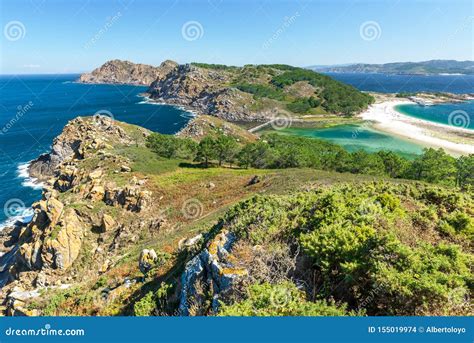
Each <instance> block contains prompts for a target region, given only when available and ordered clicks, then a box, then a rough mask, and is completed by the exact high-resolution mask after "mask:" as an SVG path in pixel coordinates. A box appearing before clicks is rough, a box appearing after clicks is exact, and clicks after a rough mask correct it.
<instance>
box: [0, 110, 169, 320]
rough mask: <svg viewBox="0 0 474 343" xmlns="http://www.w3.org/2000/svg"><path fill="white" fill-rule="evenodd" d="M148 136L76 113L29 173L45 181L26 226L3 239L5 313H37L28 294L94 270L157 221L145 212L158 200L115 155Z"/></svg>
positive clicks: (104, 265) (95, 272)
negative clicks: (27, 306) (29, 307)
mask: <svg viewBox="0 0 474 343" xmlns="http://www.w3.org/2000/svg"><path fill="white" fill-rule="evenodd" d="M148 134H149V132H148V131H147V130H145V129H141V128H137V127H132V126H128V125H126V124H121V123H116V122H114V121H113V120H111V119H110V118H108V117H102V116H95V117H93V118H81V117H79V118H76V119H74V120H72V121H71V122H69V123H68V124H67V125H66V127H65V128H64V130H63V132H62V134H61V135H59V136H58V137H57V138H56V139H55V141H54V144H53V147H52V150H51V152H50V153H48V154H45V155H43V156H41V157H40V158H38V159H37V160H35V161H33V162H32V163H31V166H30V172H31V173H32V174H33V175H35V177H38V178H40V179H42V180H44V189H43V195H42V199H41V200H40V201H38V202H36V203H34V204H33V206H32V207H33V210H34V216H33V218H32V220H31V222H30V223H29V224H27V225H26V226H24V227H20V228H17V229H16V230H17V231H18V232H14V231H15V230H14V229H9V230H7V231H8V232H9V237H2V243H4V244H3V245H4V247H5V248H6V254H5V255H4V256H2V270H1V271H0V272H2V273H4V272H5V274H3V275H2V279H3V280H4V282H3V283H8V284H7V285H6V286H4V287H3V289H2V292H1V296H2V297H3V302H4V304H5V305H6V306H7V312H8V313H9V314H34V313H30V312H28V311H26V310H25V309H24V308H23V305H22V303H23V302H25V301H26V300H27V299H25V297H26V295H25V294H29V295H31V296H33V295H35V296H36V297H37V296H38V292H39V291H40V290H46V289H50V288H51V287H52V288H55V287H56V288H57V287H59V286H64V285H68V284H70V283H74V282H79V281H80V280H81V279H83V278H84V279H87V277H88V275H89V276H90V275H92V276H94V275H98V274H99V273H100V272H101V271H102V272H103V271H105V270H107V268H109V266H110V264H111V263H112V261H113V260H114V257H116V256H117V255H118V253H119V252H120V251H122V250H123V249H124V247H128V246H129V245H130V244H132V243H133V242H136V241H137V240H138V233H137V231H136V230H137V228H139V229H140V230H142V229H144V228H145V227H146V229H148V228H149V227H152V228H153V227H154V228H156V227H157V225H158V226H159V225H160V224H159V223H160V221H159V220H160V218H161V217H160V216H159V215H153V212H152V213H151V214H149V212H148V210H150V209H151V208H152V207H154V206H157V204H158V203H157V202H156V200H155V201H154V202H153V201H152V199H153V193H152V192H151V191H150V190H148V189H147V187H146V180H140V179H138V178H136V177H134V176H131V175H130V172H131V167H130V166H129V164H130V161H129V160H128V159H127V158H126V157H124V156H120V155H116V154H113V153H112V152H113V150H114V149H115V148H117V147H121V148H123V149H126V148H127V147H134V146H138V145H141V146H143V145H144V139H145V138H146V136H147V135H148ZM152 204H154V206H151V205H152ZM134 231H135V232H134ZM7 241H8V244H6V242H7ZM7 257H8V260H7ZM12 280H13V282H11V281H12ZM25 292H27V293H25ZM17 296H20V297H23V299H18V298H17Z"/></svg>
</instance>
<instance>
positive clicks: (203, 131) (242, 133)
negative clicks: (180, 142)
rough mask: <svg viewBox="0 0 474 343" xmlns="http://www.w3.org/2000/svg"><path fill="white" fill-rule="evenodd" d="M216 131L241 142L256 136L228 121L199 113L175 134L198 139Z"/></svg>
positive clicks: (253, 138) (255, 138) (211, 134)
mask: <svg viewBox="0 0 474 343" xmlns="http://www.w3.org/2000/svg"><path fill="white" fill-rule="evenodd" d="M216 133H223V134H224V135H226V136H231V137H233V138H235V140H236V141H238V142H241V143H247V142H254V141H256V140H257V136H255V135H254V134H252V133H250V132H248V131H247V130H245V129H243V128H241V127H240V126H238V125H236V124H233V123H229V122H227V121H225V120H222V119H220V118H216V117H212V116H207V115H200V116H198V117H195V118H193V119H192V120H191V121H190V122H189V123H188V124H187V125H186V126H185V127H184V128H183V129H182V130H181V131H179V132H178V133H177V134H176V135H177V136H178V137H187V138H191V139H194V140H197V141H200V140H201V139H203V138H204V137H206V136H211V137H212V136H213V135H215V134H216Z"/></svg>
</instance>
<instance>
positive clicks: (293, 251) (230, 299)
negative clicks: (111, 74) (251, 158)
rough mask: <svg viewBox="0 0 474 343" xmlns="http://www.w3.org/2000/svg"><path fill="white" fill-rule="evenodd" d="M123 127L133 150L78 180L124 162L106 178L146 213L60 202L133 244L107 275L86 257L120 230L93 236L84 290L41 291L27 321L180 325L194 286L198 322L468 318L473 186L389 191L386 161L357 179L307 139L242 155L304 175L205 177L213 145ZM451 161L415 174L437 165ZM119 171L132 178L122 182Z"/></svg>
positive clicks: (112, 151) (72, 194)
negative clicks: (141, 202)
mask: <svg viewBox="0 0 474 343" xmlns="http://www.w3.org/2000/svg"><path fill="white" fill-rule="evenodd" d="M121 126H122V128H123V129H124V130H125V132H126V134H127V135H129V136H130V137H132V138H134V139H133V141H134V142H135V144H125V145H124V144H117V145H116V146H114V147H112V146H109V147H108V148H107V151H106V152H103V151H102V152H100V151H99V152H98V154H97V155H96V154H93V155H90V156H89V155H88V157H86V158H85V159H83V160H79V161H77V163H78V167H79V168H80V170H84V171H87V172H86V174H87V173H88V172H89V170H91V169H93V168H95V166H97V165H98V164H99V165H101V162H100V158H101V156H114V159H113V160H108V161H109V162H108V163H107V164H105V165H101V168H103V169H104V173H105V175H106V182H107V183H110V182H113V183H114V184H116V185H124V184H127V182H128V180H130V179H135V180H144V181H145V184H146V189H147V190H148V191H150V192H152V194H153V200H152V201H151V202H150V204H149V206H150V207H149V208H148V209H147V210H144V211H142V212H140V213H132V212H128V211H124V210H121V209H120V208H117V207H112V206H107V205H105V204H104V203H102V202H90V201H88V200H85V199H84V198H83V196H82V194H81V192H82V190H83V189H84V188H85V187H87V182H88V181H87V182H86V183H84V184H79V185H78V186H77V188H73V189H72V190H70V191H66V192H63V193H61V194H60V197H59V199H60V200H61V201H63V202H64V203H65V204H66V205H65V206H67V207H73V208H75V209H76V211H80V213H81V216H82V217H83V218H96V217H97V216H100V214H101V213H110V214H112V215H114V218H115V219H116V220H117V221H118V222H119V223H121V224H123V225H124V226H125V228H126V229H127V230H130V231H131V232H130V234H132V235H133V236H132V238H130V239H129V240H128V241H127V240H123V239H122V240H120V241H119V242H121V244H120V246H119V247H114V250H110V251H112V252H113V254H112V255H110V252H109V255H108V256H109V257H108V258H109V259H110V261H109V263H108V264H107V267H106V268H103V267H102V263H103V259H101V258H97V257H96V256H97V253H95V255H91V252H90V250H91V249H92V247H94V246H97V242H100V243H99V244H100V246H105V247H107V246H109V247H112V246H114V242H116V241H117V239H118V238H121V237H122V235H123V230H124V228H123V227H122V228H120V226H119V228H118V230H117V231H110V232H109V231H107V232H102V233H99V232H98V231H97V230H98V229H97V228H93V229H92V231H91V232H90V233H89V234H88V235H87V236H86V237H85V238H84V241H83V246H82V247H83V248H82V249H83V250H82V252H81V255H80V257H79V258H78V260H77V261H76V262H75V264H74V265H73V268H72V270H70V271H69V272H73V273H74V275H81V278H80V279H79V280H78V279H77V278H75V283H74V284H73V285H72V286H71V287H70V288H68V289H57V288H56V289H54V288H52V289H48V290H46V291H44V292H43V293H42V295H41V297H39V298H38V299H35V300H33V301H31V302H29V303H28V304H27V305H26V306H28V308H29V309H31V310H36V311H40V314H42V315H179V314H183V312H182V311H183V307H182V306H183V305H182V304H183V289H184V288H185V287H188V289H192V292H191V293H189V294H190V295H189V296H187V298H186V301H185V302H184V303H185V305H186V306H187V307H186V308H185V310H186V311H187V313H188V314H191V315H365V314H368V315H467V314H472V312H471V309H470V307H469V306H470V303H469V294H470V293H472V291H473V284H474V280H473V278H472V269H471V268H472V262H474V261H473V258H474V256H473V255H472V242H473V235H474V212H473V210H472V209H473V208H474V198H473V195H472V192H471V191H470V188H469V187H470V186H466V187H465V191H461V190H460V189H459V188H454V187H455V183H454V181H453V182H452V183H448V184H447V185H448V186H436V185H429V184H426V183H421V182H415V181H408V180H403V179H400V180H394V179H390V178H389V175H390V174H388V173H386V172H381V173H380V174H378V173H373V172H371V171H373V170H374V169H373V168H374V166H377V163H378V162H377V163H376V162H373V161H372V162H370V161H371V159H372V158H376V156H378V155H376V154H374V155H365V157H364V158H365V159H366V160H365V162H364V161H363V159H362V158H361V156H360V155H357V154H354V156H353V157H351V161H353V162H352V163H354V164H353V166H355V165H357V164H356V163H362V164H361V165H365V166H366V167H364V168H359V169H357V170H350V171H351V172H352V173H339V172H335V171H334V170H332V169H331V168H329V166H330V164H328V163H329V161H333V162H334V163H335V162H336V161H337V160H338V159H335V160H334V159H332V157H331V156H332V153H338V152H340V151H339V150H338V149H337V147H336V146H332V145H331V144H329V143H326V142H319V141H317V140H305V139H300V138H289V139H286V138H280V137H274V138H268V137H267V138H266V142H267V143H264V142H257V143H245V144H246V145H245V144H240V145H239V144H238V145H237V146H238V147H240V148H241V149H242V148H245V146H257V147H258V146H259V145H261V144H267V145H268V148H269V150H267V152H265V153H264V156H265V158H267V159H268V161H272V162H271V163H276V161H299V162H298V163H301V164H296V165H294V164H286V165H284V164H281V163H280V162H279V164H278V166H277V167H276V166H273V167H272V168H274V169H269V168H268V166H265V164H262V165H260V166H259V168H254V166H253V163H251V165H249V166H248V168H241V167H236V166H235V164H236V163H235V162H231V163H229V161H227V160H224V161H223V163H222V166H219V165H218V164H219V163H218V160H217V159H216V157H213V158H211V159H210V160H209V164H208V168H206V167H205V165H204V163H203V160H202V159H200V160H198V161H194V160H193V159H194V158H195V157H196V156H197V153H196V151H195V150H194V152H193V149H199V147H200V145H202V146H204V147H205V148H209V147H208V144H209V140H208V139H207V138H204V139H202V140H201V143H200V144H198V143H196V142H195V141H193V140H191V139H188V138H176V137H171V136H166V135H155V134H153V135H151V136H148V137H147V138H145V137H144V136H143V134H142V132H141V131H140V130H138V129H137V128H136V127H134V126H131V125H123V124H121ZM213 133H214V134H215V136H213V137H208V138H209V139H211V140H213V142H214V143H213V144H217V143H216V142H218V141H220V143H219V144H223V143H226V142H227V143H228V140H225V139H224V140H222V138H219V137H220V136H221V135H222V132H220V131H219V130H217V131H216V132H213ZM272 140H273V141H272ZM203 142H204V143H203ZM218 146H221V145H217V146H216V147H218ZM216 147H212V146H211V150H215V149H217V148H216ZM164 148H166V149H164ZM201 149H203V148H202V147H201ZM332 149H335V150H332ZM170 151H172V152H173V153H171V154H169V152H170ZM163 152H166V153H167V156H166V157H164V156H162V155H163ZM214 156H216V155H214ZM323 156H325V158H327V160H324V159H321V158H322V157H323ZM349 156H350V155H349ZM443 156H444V155H434V156H432V155H429V156H428V157H427V156H425V157H424V159H420V160H419V161H418V162H417V163H418V164H421V165H425V164H426V165H431V164H430V163H432V162H433V160H437V159H442V158H443ZM201 157H202V156H201ZM290 157H291V158H290ZM377 158H381V157H380V156H378V157H377ZM122 161H128V162H127V163H128V165H129V166H130V168H131V172H129V173H118V172H117V170H118V169H120V166H121V163H123V162H122ZM263 161H264V160H263ZM382 161H383V160H382ZM385 161H386V162H387V161H392V162H393V163H395V164H396V165H399V163H400V162H399V161H398V160H397V161H398V162H397V161H395V160H391V159H387V160H385ZM303 162H304V163H303ZM374 163H375V164H374ZM442 163H443V164H444V165H445V164H446V161H443V162H442ZM382 165H383V162H382ZM308 166H310V167H313V168H312V169H309V168H307V167H308ZM275 167H276V168H275ZM295 167H296V168H295ZM346 167H347V165H346ZM385 167H386V168H391V167H393V165H391V164H387V165H386V166H385ZM317 168H328V169H329V170H328V171H321V170H318V169H317ZM351 168H352V167H351ZM377 168H378V167H377ZM383 168H384V167H382V169H383ZM431 169H433V168H431ZM468 169H469V170H471V169H470V168H468ZM436 172H440V168H436ZM369 174H373V175H369ZM436 175H437V177H439V178H440V179H436V178H434V179H430V180H429V181H432V182H439V183H444V182H441V181H442V180H445V178H444V177H443V176H441V175H440V174H436ZM470 182H472V179H471V181H470ZM190 201H191V203H192V207H188V205H189V204H190ZM136 220H138V222H139V223H141V222H143V223H149V222H150V223H158V222H159V225H158V224H153V225H150V226H149V227H148V224H146V225H140V224H138V225H137V223H136ZM198 234H202V235H201V236H197V235H198ZM227 238H231V242H232V243H231V244H230V245H228V246H227V250H226V252H224V250H222V249H223V248H222V246H221V245H220V244H221V242H222V240H225V239H227ZM110 249H111V248H110ZM143 249H154V250H155V251H156V252H157V255H158V257H157V259H156V260H155V261H154V262H153V265H152V267H151V270H150V271H149V272H148V273H147V274H146V275H145V276H144V275H143V274H142V273H141V272H140V270H139V268H138V261H139V256H140V253H141V252H142V250H143ZM217 251H220V253H219V254H218V253H217ZM204 256H207V257H209V256H211V257H212V256H221V257H218V258H217V257H216V258H217V260H216V263H217V264H216V266H218V268H220V269H219V270H220V272H219V273H218V274H216V275H214V274H212V273H211V271H210V270H206V269H205V270H204V271H203V272H202V274H198V275H196V277H195V278H194V279H192V280H194V281H189V282H186V283H184V284H183V280H184V279H183V275H184V274H183V273H190V272H192V265H193V263H194V262H193V261H196V258H199V259H200V258H204ZM226 278H227V279H226ZM206 280H207V281H206ZM209 280H210V281H209ZM223 280H227V281H228V283H222V282H223ZM229 280H230V281H229ZM227 281H226V282H227ZM224 284H226V285H228V286H225V287H224V286H223V285H224ZM219 289H220V290H221V291H218V292H217V293H216V290H219ZM224 290H225V291H224ZM216 297H217V298H216ZM213 299H219V302H217V303H216V302H215V301H213Z"/></svg>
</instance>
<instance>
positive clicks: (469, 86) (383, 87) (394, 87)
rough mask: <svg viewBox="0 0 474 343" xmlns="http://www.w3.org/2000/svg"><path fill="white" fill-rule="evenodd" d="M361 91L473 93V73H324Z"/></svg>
mask: <svg viewBox="0 0 474 343" xmlns="http://www.w3.org/2000/svg"><path fill="white" fill-rule="evenodd" d="M326 75H329V76H331V77H332V78H334V79H336V80H339V81H341V82H344V83H348V84H350V85H352V86H354V87H356V88H357V89H359V90H361V91H370V92H381V93H400V92H422V91H425V92H448V93H457V94H464V93H474V75H427V76H423V75H386V74H367V73H365V74H364V73H326Z"/></svg>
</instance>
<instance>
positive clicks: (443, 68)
mask: <svg viewBox="0 0 474 343" xmlns="http://www.w3.org/2000/svg"><path fill="white" fill-rule="evenodd" d="M308 69H311V70H315V71H318V72H334V73H385V74H419V75H439V74H465V75H472V74H474V61H455V60H431V61H424V62H395V63H385V64H365V63H357V64H350V65H336V66H310V67H308Z"/></svg>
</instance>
